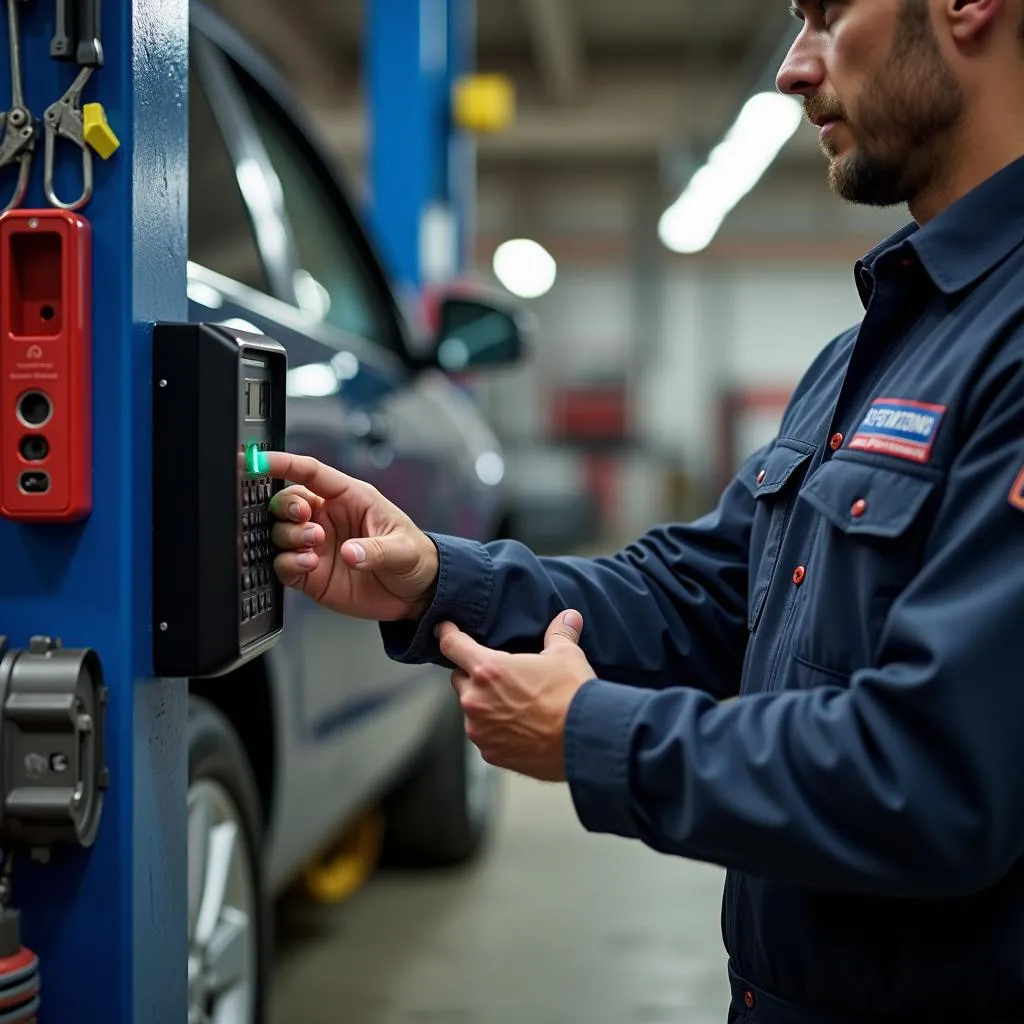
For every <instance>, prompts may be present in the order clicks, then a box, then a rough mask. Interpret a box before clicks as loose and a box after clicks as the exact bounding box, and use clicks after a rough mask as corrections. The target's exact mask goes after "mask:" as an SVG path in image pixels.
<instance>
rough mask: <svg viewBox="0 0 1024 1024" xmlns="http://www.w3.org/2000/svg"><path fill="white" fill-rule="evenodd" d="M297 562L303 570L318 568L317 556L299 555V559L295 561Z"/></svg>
mask: <svg viewBox="0 0 1024 1024" xmlns="http://www.w3.org/2000/svg"><path fill="white" fill-rule="evenodd" d="M295 561H296V562H297V563H298V565H299V568H301V569H312V568H314V567H315V566H316V555H312V554H308V553H307V554H305V555H299V556H298V558H296V559H295Z"/></svg>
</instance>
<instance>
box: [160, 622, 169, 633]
mask: <svg viewBox="0 0 1024 1024" xmlns="http://www.w3.org/2000/svg"><path fill="white" fill-rule="evenodd" d="M160 632H161V633H166V632H167V623H166V622H161V623H160Z"/></svg>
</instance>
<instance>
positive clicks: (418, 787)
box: [383, 692, 500, 867]
mask: <svg viewBox="0 0 1024 1024" xmlns="http://www.w3.org/2000/svg"><path fill="white" fill-rule="evenodd" d="M499 796H500V774H499V772H498V770H497V769H496V768H493V767H492V766H491V765H489V764H487V762H486V761H484V759H483V758H482V757H481V756H480V753H479V751H477V749H476V747H474V746H473V745H472V744H471V743H470V741H469V740H468V739H467V738H466V729H465V720H464V718H463V715H462V708H461V707H460V705H459V701H458V698H457V697H456V695H455V694H454V692H453V693H451V694H450V695H446V697H445V702H444V706H443V708H442V709H441V712H440V714H439V715H438V717H437V721H436V722H435V725H434V729H433V732H432V734H431V736H430V738H429V740H428V741H427V744H426V746H425V747H424V749H423V751H422V752H421V754H420V757H419V759H418V760H417V761H416V763H415V767H414V769H413V772H412V775H411V776H410V777H409V778H408V779H407V780H406V781H405V782H404V784H402V785H401V786H400V787H399V788H398V789H397V790H396V791H395V792H394V793H393V794H392V795H391V796H390V797H389V798H388V800H387V801H385V805H384V811H385V815H386V822H387V824H386V830H385V837H384V857H383V861H384V863H385V864H401V865H410V866H420V867H446V866H452V865H457V864H464V863H466V862H468V861H471V860H473V859H474V858H475V857H476V856H477V855H478V854H479V853H480V852H481V851H482V850H483V848H484V847H485V846H486V843H487V840H488V838H489V836H490V833H491V830H492V826H493V823H494V819H495V818H496V817H497V806H498V802H499Z"/></svg>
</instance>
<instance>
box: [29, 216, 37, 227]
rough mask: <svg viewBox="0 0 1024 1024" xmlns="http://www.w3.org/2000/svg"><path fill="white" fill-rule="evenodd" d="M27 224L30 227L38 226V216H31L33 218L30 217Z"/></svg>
mask: <svg viewBox="0 0 1024 1024" xmlns="http://www.w3.org/2000/svg"><path fill="white" fill-rule="evenodd" d="M28 226H29V227H30V228H37V227H39V220H38V218H36V217H33V218H32V219H31V220H30V221H29V222H28Z"/></svg>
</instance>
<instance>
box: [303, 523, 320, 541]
mask: <svg viewBox="0 0 1024 1024" xmlns="http://www.w3.org/2000/svg"><path fill="white" fill-rule="evenodd" d="M318 535H319V531H318V530H317V528H316V527H315V526H307V527H306V528H305V529H304V530H303V531H302V541H303V543H305V544H315V543H316V540H317V537H318Z"/></svg>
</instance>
